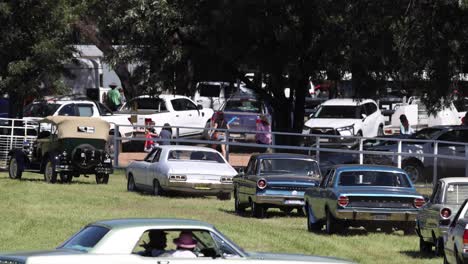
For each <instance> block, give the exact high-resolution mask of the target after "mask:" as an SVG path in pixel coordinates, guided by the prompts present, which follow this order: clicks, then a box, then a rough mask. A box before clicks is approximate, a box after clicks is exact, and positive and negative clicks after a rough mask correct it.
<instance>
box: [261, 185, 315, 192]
mask: <svg viewBox="0 0 468 264" xmlns="http://www.w3.org/2000/svg"><path fill="white" fill-rule="evenodd" d="M307 188H309V187H299V186H270V189H271V190H284V191H299V192H304V191H305V190H307Z"/></svg>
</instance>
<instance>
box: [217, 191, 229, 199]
mask: <svg viewBox="0 0 468 264" xmlns="http://www.w3.org/2000/svg"><path fill="white" fill-rule="evenodd" d="M216 197H217V198H218V200H221V201H228V200H231V193H220V194H218V195H217V196H216Z"/></svg>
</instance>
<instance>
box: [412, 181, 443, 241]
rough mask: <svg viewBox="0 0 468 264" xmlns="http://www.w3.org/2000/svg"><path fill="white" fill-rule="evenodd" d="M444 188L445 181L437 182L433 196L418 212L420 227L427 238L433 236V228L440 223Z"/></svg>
mask: <svg viewBox="0 0 468 264" xmlns="http://www.w3.org/2000/svg"><path fill="white" fill-rule="evenodd" d="M443 189H444V186H443V183H442V182H441V181H439V182H437V185H436V187H435V188H434V192H433V194H432V197H431V198H430V200H429V202H428V203H427V204H426V205H425V206H424V207H423V208H422V209H421V211H420V212H419V214H418V224H419V228H420V231H421V234H422V236H423V237H425V238H430V237H432V230H433V229H435V228H437V227H438V225H439V209H440V206H439V204H440V203H441V202H442V194H443Z"/></svg>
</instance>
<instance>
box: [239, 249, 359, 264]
mask: <svg viewBox="0 0 468 264" xmlns="http://www.w3.org/2000/svg"><path fill="white" fill-rule="evenodd" d="M248 255H249V258H250V259H263V260H290V261H298V262H313V263H352V262H349V261H346V260H342V259H337V258H331V257H318V256H307V255H300V254H274V253H261V252H248Z"/></svg>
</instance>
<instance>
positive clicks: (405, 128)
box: [400, 115, 414, 135]
mask: <svg viewBox="0 0 468 264" xmlns="http://www.w3.org/2000/svg"><path fill="white" fill-rule="evenodd" d="M400 122H401V125H400V134H401V135H411V134H413V133H414V130H413V129H412V128H411V126H410V125H409V122H408V118H406V115H400Z"/></svg>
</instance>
